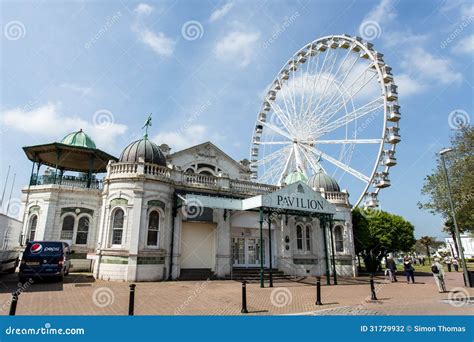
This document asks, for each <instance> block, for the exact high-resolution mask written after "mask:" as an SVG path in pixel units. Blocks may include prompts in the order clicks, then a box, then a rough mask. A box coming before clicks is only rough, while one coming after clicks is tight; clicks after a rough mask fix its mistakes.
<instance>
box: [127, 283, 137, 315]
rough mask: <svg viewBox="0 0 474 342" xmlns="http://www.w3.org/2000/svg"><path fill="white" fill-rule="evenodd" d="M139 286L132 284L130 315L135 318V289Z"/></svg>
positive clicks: (129, 302) (129, 305)
mask: <svg viewBox="0 0 474 342" xmlns="http://www.w3.org/2000/svg"><path fill="white" fill-rule="evenodd" d="M136 286H137V285H135V284H130V299H129V301H128V315H129V316H133V311H134V308H135V287H136Z"/></svg>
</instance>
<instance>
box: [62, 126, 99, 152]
mask: <svg viewBox="0 0 474 342" xmlns="http://www.w3.org/2000/svg"><path fill="white" fill-rule="evenodd" d="M61 143H62V144H66V145H71V146H79V147H86V148H97V147H96V146H95V142H94V140H92V139H91V137H89V136H88V135H87V134H86V133H84V132H83V131H82V129H80V130H79V131H77V132H73V133H69V134H68V135H66V136H65V137H64V138H63V139H62V140H61Z"/></svg>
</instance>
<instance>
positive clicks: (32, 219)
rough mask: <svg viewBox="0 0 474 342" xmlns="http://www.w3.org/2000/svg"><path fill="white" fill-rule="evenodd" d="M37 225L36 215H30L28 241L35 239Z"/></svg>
mask: <svg viewBox="0 0 474 342" xmlns="http://www.w3.org/2000/svg"><path fill="white" fill-rule="evenodd" d="M37 225H38V215H33V216H31V217H30V235H29V241H33V240H34V239H35V235H36V226H37Z"/></svg>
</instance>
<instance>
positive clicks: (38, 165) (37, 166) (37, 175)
mask: <svg viewBox="0 0 474 342" xmlns="http://www.w3.org/2000/svg"><path fill="white" fill-rule="evenodd" d="M40 166H41V163H40V162H37V163H36V182H35V185H38V180H39V172H40Z"/></svg>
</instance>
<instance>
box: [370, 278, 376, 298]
mask: <svg viewBox="0 0 474 342" xmlns="http://www.w3.org/2000/svg"><path fill="white" fill-rule="evenodd" d="M370 294H371V297H370V299H372V300H377V296H376V295H375V285H374V276H373V274H371V275H370Z"/></svg>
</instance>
